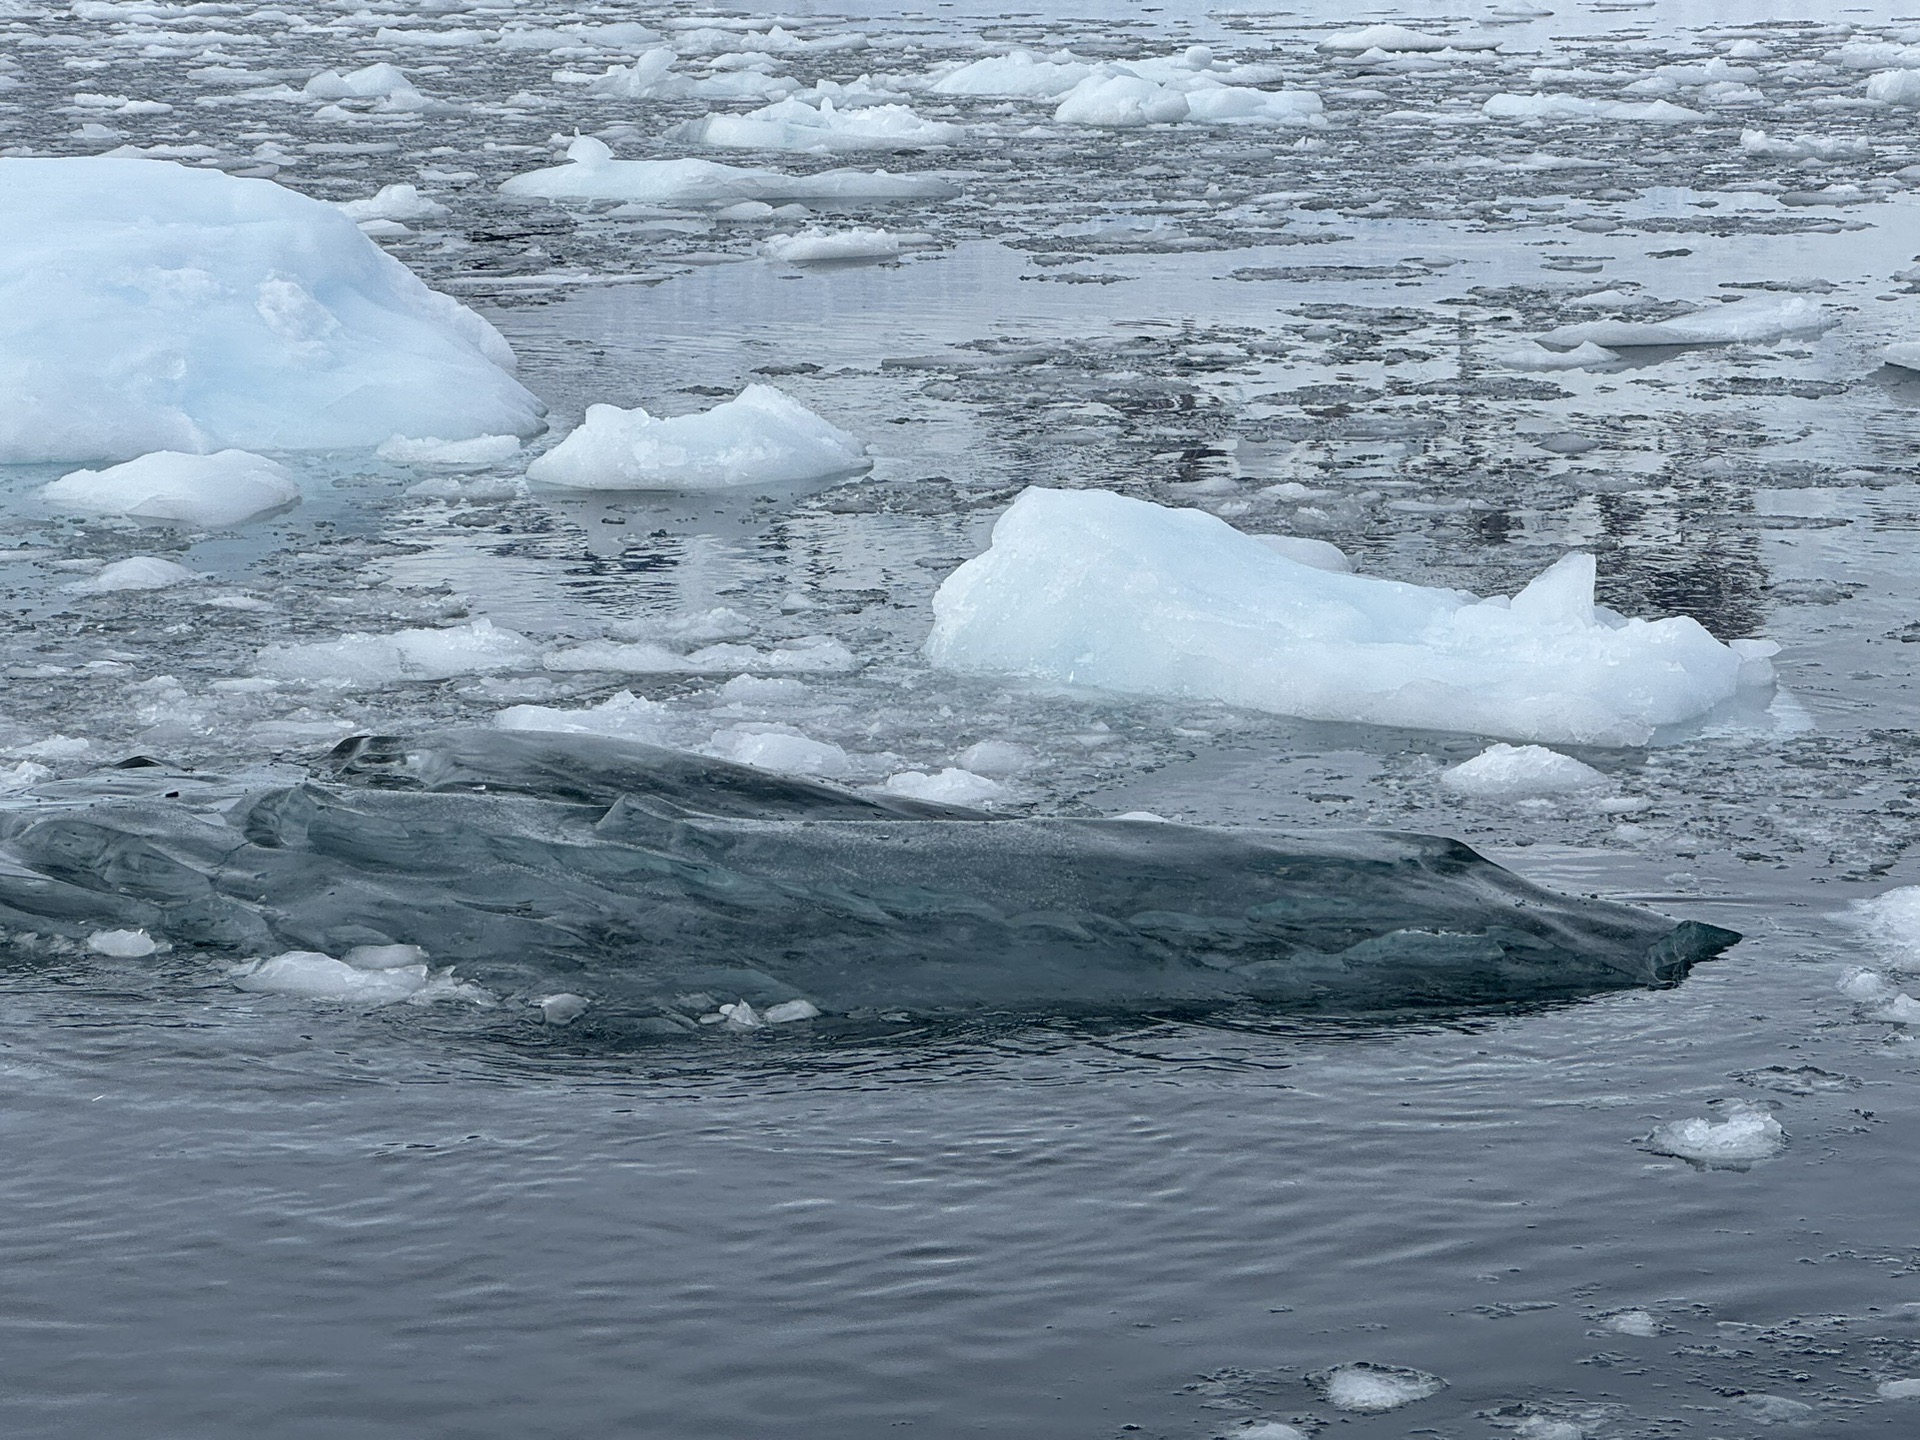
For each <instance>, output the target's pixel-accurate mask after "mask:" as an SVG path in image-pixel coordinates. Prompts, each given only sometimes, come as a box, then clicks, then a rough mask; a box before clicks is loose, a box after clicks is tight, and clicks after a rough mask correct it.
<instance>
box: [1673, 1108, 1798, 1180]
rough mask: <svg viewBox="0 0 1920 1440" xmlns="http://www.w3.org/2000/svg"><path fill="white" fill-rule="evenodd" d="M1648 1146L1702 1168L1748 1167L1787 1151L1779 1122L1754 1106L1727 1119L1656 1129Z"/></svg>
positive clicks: (1680, 1122)
mask: <svg viewBox="0 0 1920 1440" xmlns="http://www.w3.org/2000/svg"><path fill="white" fill-rule="evenodd" d="M1647 1143H1648V1145H1649V1147H1650V1148H1651V1149H1653V1150H1654V1151H1655V1152H1656V1153H1658V1154H1661V1155H1674V1156H1677V1157H1679V1158H1680V1159H1682V1160H1692V1161H1695V1162H1697V1163H1699V1164H1701V1165H1735V1166H1739V1165H1747V1164H1750V1163H1752V1162H1753V1161H1755V1160H1765V1159H1767V1158H1768V1157H1769V1156H1773V1155H1778V1154H1779V1153H1780V1152H1781V1151H1782V1150H1783V1149H1785V1148H1786V1144H1787V1136H1786V1132H1785V1131H1784V1130H1782V1129H1781V1128H1780V1122H1779V1121H1778V1120H1776V1119H1774V1118H1773V1116H1772V1115H1771V1114H1770V1113H1769V1112H1767V1111H1766V1110H1764V1109H1761V1108H1760V1107H1758V1106H1754V1105H1735V1106H1733V1107H1731V1108H1730V1109H1729V1110H1728V1112H1727V1118H1726V1119H1725V1120H1721V1121H1713V1120H1708V1119H1704V1118H1700V1119H1692V1120H1675V1121H1672V1122H1671V1123H1669V1124H1666V1125H1662V1126H1660V1127H1659V1128H1657V1129H1656V1130H1655V1131H1654V1132H1653V1134H1652V1135H1651V1136H1650V1137H1648V1142H1647Z"/></svg>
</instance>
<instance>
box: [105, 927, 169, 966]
mask: <svg viewBox="0 0 1920 1440" xmlns="http://www.w3.org/2000/svg"><path fill="white" fill-rule="evenodd" d="M159 948H160V946H159V945H158V943H156V942H155V940H154V938H153V937H152V936H151V935H149V934H148V933H147V932H146V931H144V930H96V931H94V932H93V934H91V935H89V936H88V937H87V949H89V950H91V951H92V952H93V953H94V954H96V955H107V956H111V957H112V958H114V959H116V960H140V959H144V958H145V957H146V956H148V955H151V954H153V953H154V952H155V951H157V950H158V949H159Z"/></svg>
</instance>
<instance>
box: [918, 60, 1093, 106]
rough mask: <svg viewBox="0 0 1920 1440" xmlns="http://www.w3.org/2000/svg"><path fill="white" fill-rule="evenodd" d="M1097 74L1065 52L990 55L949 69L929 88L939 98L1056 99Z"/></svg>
mask: <svg viewBox="0 0 1920 1440" xmlns="http://www.w3.org/2000/svg"><path fill="white" fill-rule="evenodd" d="M1091 74H1093V66H1091V65H1089V64H1086V63H1085V62H1084V61H1081V60H1078V59H1075V58H1073V57H1072V56H1069V55H1067V54H1066V53H1065V52H1062V53H1061V54H1059V55H1055V56H1052V57H1049V58H1047V59H1041V58H1040V57H1038V56H1036V55H1035V54H1034V53H1033V52H1032V51H1031V50H1015V51H1013V52H1012V53H1011V54H1009V55H989V56H987V57H986V58H985V59H981V60H974V61H971V62H969V63H968V64H965V65H962V66H960V67H959V68H958V69H955V70H949V71H948V72H947V73H946V74H944V75H942V76H941V77H940V78H939V79H938V80H935V81H934V82H933V84H931V85H929V86H928V87H927V88H928V89H929V90H931V91H933V93H934V94H936V95H995V96H1008V97H1014V98H1030V99H1037V100H1052V99H1055V98H1057V97H1058V96H1061V95H1064V94H1066V93H1067V91H1069V90H1071V89H1073V87H1074V86H1076V85H1078V84H1079V83H1080V82H1081V81H1082V80H1084V79H1086V78H1087V77H1088V76H1089V75H1091Z"/></svg>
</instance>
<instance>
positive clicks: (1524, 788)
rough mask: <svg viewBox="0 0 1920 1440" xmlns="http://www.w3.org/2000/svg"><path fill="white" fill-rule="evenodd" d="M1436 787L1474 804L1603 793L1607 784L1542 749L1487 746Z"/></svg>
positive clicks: (1597, 775)
mask: <svg viewBox="0 0 1920 1440" xmlns="http://www.w3.org/2000/svg"><path fill="white" fill-rule="evenodd" d="M1440 783H1441V784H1442V785H1445V786H1446V787H1447V788H1448V789H1449V790H1455V791H1458V792H1459V793H1460V794H1462V795H1470V796H1472V797H1474V798H1475V799H1477V800H1530V799H1537V798H1540V797H1543V796H1548V795H1572V794H1578V793H1580V792H1581V791H1583V790H1604V789H1605V788H1606V787H1607V785H1608V784H1609V783H1610V782H1609V781H1608V779H1607V777H1606V776H1605V775H1603V774H1602V773H1601V772H1600V771H1598V770H1596V769H1594V768H1593V767H1592V766H1591V765H1585V764H1582V763H1581V762H1580V761H1578V760H1576V759H1574V758H1573V757H1572V756H1571V755H1562V754H1561V753H1560V752H1559V751H1558V750H1549V749H1547V748H1546V747H1545V746H1544V745H1491V746H1489V747H1488V748H1487V749H1485V750H1483V751H1481V752H1480V753H1479V754H1478V755H1476V756H1474V757H1473V758H1472V759H1471V760H1466V761H1462V762H1461V763H1460V764H1458V765H1456V766H1454V767H1453V768H1452V769H1451V770H1448V771H1447V772H1446V773H1444V774H1443V775H1441V777H1440Z"/></svg>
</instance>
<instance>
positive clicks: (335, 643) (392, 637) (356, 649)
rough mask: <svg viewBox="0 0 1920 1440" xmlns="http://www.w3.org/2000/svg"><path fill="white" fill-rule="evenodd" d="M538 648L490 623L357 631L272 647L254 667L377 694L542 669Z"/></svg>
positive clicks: (298, 680) (285, 676)
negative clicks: (406, 684) (383, 689)
mask: <svg viewBox="0 0 1920 1440" xmlns="http://www.w3.org/2000/svg"><path fill="white" fill-rule="evenodd" d="M539 663H540V647H539V646H538V645H536V644H534V642H533V641H531V640H529V639H528V638H527V637H526V636H524V635H522V634H520V633H519V632H518V631H514V630H505V629H501V628H499V627H496V626H495V625H494V624H493V622H492V621H490V620H484V619H481V620H475V621H472V622H471V623H470V624H467V625H454V626H447V627H445V628H441V629H417V630H398V631H394V632H393V633H391V634H387V635H369V634H364V633H360V632H354V633H351V634H347V635H342V636H341V637H340V638H339V639H337V640H320V641H313V642H310V643H306V644H295V645H269V646H267V647H266V648H265V649H263V650H262V651H261V652H260V654H259V657H258V658H257V660H256V661H255V664H256V667H257V668H258V670H259V672H260V673H261V674H262V675H266V676H271V677H273V678H275V679H279V680H287V681H292V682H294V683H296V684H302V685H321V686H331V687H334V688H337V689H343V690H366V689H374V688H377V687H379V686H382V685H392V684H396V683H399V682H403V681H410V680H415V681H417V680H446V679H450V678H451V677H453V676H455V675H480V674H485V673H486V672H488V671H490V670H515V669H526V668H532V667H535V666H538V665H539Z"/></svg>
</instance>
